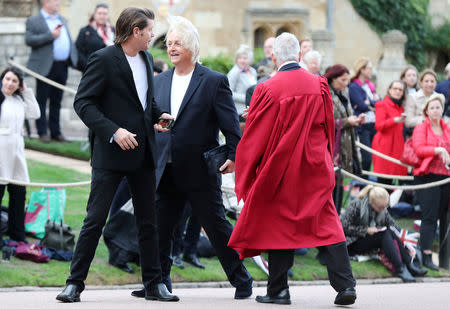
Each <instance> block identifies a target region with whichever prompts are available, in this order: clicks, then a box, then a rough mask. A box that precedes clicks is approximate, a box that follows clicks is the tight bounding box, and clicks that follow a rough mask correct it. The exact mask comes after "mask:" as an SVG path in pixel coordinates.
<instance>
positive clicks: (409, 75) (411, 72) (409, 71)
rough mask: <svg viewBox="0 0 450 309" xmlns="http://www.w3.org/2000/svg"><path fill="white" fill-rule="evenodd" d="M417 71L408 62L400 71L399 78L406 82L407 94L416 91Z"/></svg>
mask: <svg viewBox="0 0 450 309" xmlns="http://www.w3.org/2000/svg"><path fill="white" fill-rule="evenodd" d="M418 75H419V71H417V69H416V67H415V66H413V65H412V64H408V65H407V66H406V67H405V68H404V69H403V71H402V72H401V73H400V80H402V81H404V82H405V83H406V87H407V91H406V93H407V94H413V93H415V92H417V77H418Z"/></svg>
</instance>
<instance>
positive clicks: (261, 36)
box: [253, 27, 266, 48]
mask: <svg viewBox="0 0 450 309" xmlns="http://www.w3.org/2000/svg"><path fill="white" fill-rule="evenodd" d="M265 39H266V29H264V28H263V27H259V28H257V29H256V30H255V32H254V44H253V45H254V46H253V47H254V48H264V40H265Z"/></svg>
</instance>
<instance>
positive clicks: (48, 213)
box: [25, 188, 66, 239]
mask: <svg viewBox="0 0 450 309" xmlns="http://www.w3.org/2000/svg"><path fill="white" fill-rule="evenodd" d="M65 207H66V190H65V189H59V188H43V189H42V190H41V191H39V192H32V193H31V197H30V202H29V203H28V207H27V209H26V211H25V232H27V233H30V234H33V235H34V236H35V237H36V238H39V239H42V238H44V236H45V223H46V222H47V220H50V221H57V222H61V221H64V209H65Z"/></svg>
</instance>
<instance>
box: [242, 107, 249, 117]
mask: <svg viewBox="0 0 450 309" xmlns="http://www.w3.org/2000/svg"><path fill="white" fill-rule="evenodd" d="M249 110H250V107H246V108H244V110H243V111H242V115H241V117H242V118H244V119H247V117H248V111H249Z"/></svg>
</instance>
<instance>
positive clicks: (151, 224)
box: [67, 167, 161, 291]
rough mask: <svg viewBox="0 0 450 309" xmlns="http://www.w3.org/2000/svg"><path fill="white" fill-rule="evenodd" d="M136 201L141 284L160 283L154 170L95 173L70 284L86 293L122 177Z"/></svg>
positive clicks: (97, 170) (147, 286)
mask: <svg viewBox="0 0 450 309" xmlns="http://www.w3.org/2000/svg"><path fill="white" fill-rule="evenodd" d="M124 176H125V177H126V178H127V180H128V186H129V189H130V192H131V197H132V200H133V207H134V214H135V218H136V226H137V230H138V242H139V254H140V257H141V270H142V281H143V284H144V286H145V287H146V288H150V287H152V286H154V285H156V284H158V283H160V282H161V266H160V261H159V250H158V231H157V225H156V210H155V203H154V200H155V172H154V169H153V168H151V167H146V168H141V169H139V170H136V171H133V172H123V171H111V170H105V169H98V168H93V169H92V182H91V193H90V195H89V200H88V204H87V215H86V218H85V219H84V222H83V227H82V228H81V231H80V235H79V237H78V241H77V245H76V248H75V253H74V256H73V259H72V264H71V267H70V276H69V278H68V279H67V283H68V284H76V285H78V287H79V289H80V291H82V290H84V280H86V277H87V275H88V271H89V267H90V265H91V262H92V259H93V258H94V255H95V250H96V248H97V245H98V241H99V238H100V236H101V235H102V229H103V227H104V226H105V223H106V219H107V217H108V213H109V209H110V205H111V201H112V200H113V197H114V194H115V193H116V190H117V187H118V186H119V183H120V182H121V180H122V178H123V177H124Z"/></svg>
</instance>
